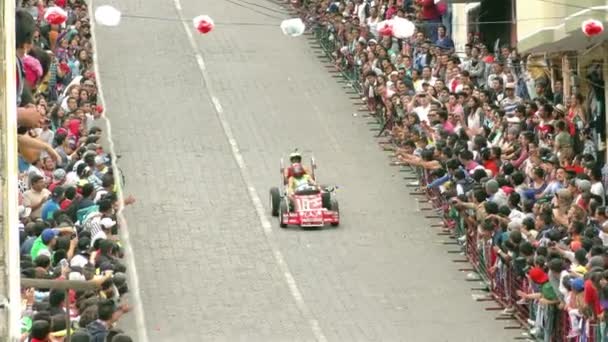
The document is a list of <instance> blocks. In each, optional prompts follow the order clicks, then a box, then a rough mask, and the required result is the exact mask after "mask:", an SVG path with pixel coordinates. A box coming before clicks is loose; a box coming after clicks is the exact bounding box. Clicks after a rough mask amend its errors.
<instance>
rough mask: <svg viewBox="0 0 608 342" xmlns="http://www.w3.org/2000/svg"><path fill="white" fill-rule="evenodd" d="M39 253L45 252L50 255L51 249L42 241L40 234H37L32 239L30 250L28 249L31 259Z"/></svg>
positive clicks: (34, 258)
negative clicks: (37, 235) (34, 238)
mask: <svg viewBox="0 0 608 342" xmlns="http://www.w3.org/2000/svg"><path fill="white" fill-rule="evenodd" d="M40 254H46V255H48V256H49V258H50V257H51V251H50V250H49V248H48V247H47V246H46V245H45V244H44V242H42V236H39V237H37V238H36V240H34V244H33V245H32V250H31V251H30V256H31V257H32V261H34V260H36V258H37V257H38V256H39V255H40Z"/></svg>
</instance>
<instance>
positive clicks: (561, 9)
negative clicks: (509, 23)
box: [516, 0, 606, 40]
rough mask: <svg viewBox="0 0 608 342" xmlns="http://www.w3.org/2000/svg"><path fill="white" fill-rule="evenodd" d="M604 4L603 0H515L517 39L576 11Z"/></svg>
mask: <svg viewBox="0 0 608 342" xmlns="http://www.w3.org/2000/svg"><path fill="white" fill-rule="evenodd" d="M605 5H606V1H605V0H576V1H572V0H569V1H568V0H546V1H544V0H517V4H516V14H517V16H516V17H517V39H518V40H522V39H524V38H526V37H528V36H530V35H532V34H534V33H537V32H538V31H540V30H541V29H543V28H550V27H554V26H557V25H560V24H562V23H563V22H564V18H566V17H567V16H569V15H572V14H574V13H576V12H579V11H582V10H584V9H587V8H589V7H593V6H605Z"/></svg>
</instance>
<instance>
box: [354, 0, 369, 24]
mask: <svg viewBox="0 0 608 342" xmlns="http://www.w3.org/2000/svg"><path fill="white" fill-rule="evenodd" d="M368 6H369V4H368V3H367V2H366V1H364V0H355V13H356V15H357V17H359V22H360V23H362V24H364V23H365V22H366V20H367V7H368Z"/></svg>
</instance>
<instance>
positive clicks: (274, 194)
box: [270, 188, 281, 216]
mask: <svg viewBox="0 0 608 342" xmlns="http://www.w3.org/2000/svg"><path fill="white" fill-rule="evenodd" d="M280 204H281V191H279V188H271V189H270V213H271V214H272V216H278V215H279V205H280Z"/></svg>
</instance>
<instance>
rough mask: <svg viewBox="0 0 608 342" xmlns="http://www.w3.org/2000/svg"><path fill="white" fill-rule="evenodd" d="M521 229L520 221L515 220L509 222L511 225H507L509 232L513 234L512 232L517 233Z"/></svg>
mask: <svg viewBox="0 0 608 342" xmlns="http://www.w3.org/2000/svg"><path fill="white" fill-rule="evenodd" d="M520 229H521V221H519V220H514V221H511V222H509V224H507V230H508V231H510V232H512V231H517V230H520Z"/></svg>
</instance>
